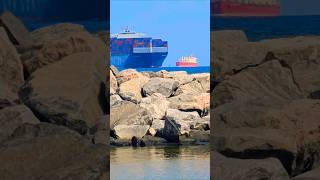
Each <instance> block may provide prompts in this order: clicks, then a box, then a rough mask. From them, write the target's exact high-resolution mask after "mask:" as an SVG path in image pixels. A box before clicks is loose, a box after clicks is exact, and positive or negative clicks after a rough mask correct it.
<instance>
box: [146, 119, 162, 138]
mask: <svg viewBox="0 0 320 180" xmlns="http://www.w3.org/2000/svg"><path fill="white" fill-rule="evenodd" d="M164 124H165V121H164V120H161V119H154V120H153V121H152V125H151V127H150V129H149V133H150V134H151V135H152V136H155V135H157V134H158V136H160V137H161V136H162V135H161V133H162V130H163V128H164Z"/></svg>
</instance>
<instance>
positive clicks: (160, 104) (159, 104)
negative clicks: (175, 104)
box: [140, 93, 170, 119]
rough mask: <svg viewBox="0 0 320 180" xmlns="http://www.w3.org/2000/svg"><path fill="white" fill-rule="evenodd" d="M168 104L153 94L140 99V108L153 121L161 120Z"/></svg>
mask: <svg viewBox="0 0 320 180" xmlns="http://www.w3.org/2000/svg"><path fill="white" fill-rule="evenodd" d="M169 104H170V102H169V101H168V100H167V99H166V98H165V97H164V96H163V95H162V94H159V93H155V94H153V95H151V96H149V97H146V98H142V99H141V102H140V106H141V107H143V108H145V109H147V110H148V111H149V113H150V114H151V116H152V117H153V118H155V119H163V118H164V116H165V114H166V111H167V109H168V108H169Z"/></svg>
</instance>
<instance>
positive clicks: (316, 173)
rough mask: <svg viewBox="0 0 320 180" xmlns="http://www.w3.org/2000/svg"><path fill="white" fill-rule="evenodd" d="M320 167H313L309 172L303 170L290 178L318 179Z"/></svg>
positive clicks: (300, 179) (299, 179)
mask: <svg viewBox="0 0 320 180" xmlns="http://www.w3.org/2000/svg"><path fill="white" fill-rule="evenodd" d="M319 179H320V168H317V169H314V170H312V171H309V172H305V173H303V174H301V175H299V176H296V177H294V178H293V179H292V180H319Z"/></svg>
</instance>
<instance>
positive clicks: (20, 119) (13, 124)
mask: <svg viewBox="0 0 320 180" xmlns="http://www.w3.org/2000/svg"><path fill="white" fill-rule="evenodd" d="M26 123H27V124H39V123H40V121H39V120H38V119H37V118H36V117H35V116H34V114H33V113H32V112H31V111H30V109H28V107H26V106H24V105H17V106H10V107H6V108H4V109H1V110H0V127H1V128H0V142H2V141H3V140H6V139H8V138H10V137H11V136H12V134H13V133H14V131H15V130H16V129H17V128H18V127H20V126H22V125H23V124H26Z"/></svg>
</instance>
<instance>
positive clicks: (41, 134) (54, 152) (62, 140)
mask: <svg viewBox="0 0 320 180" xmlns="http://www.w3.org/2000/svg"><path fill="white" fill-rule="evenodd" d="M106 152H108V148H107V146H103V145H93V144H92V143H91V140H90V139H87V138H85V137H83V136H81V135H79V134H78V133H76V132H74V131H71V130H69V129H67V128H65V127H61V126H56V125H52V124H47V123H41V124H38V125H29V124H25V125H23V126H22V127H20V128H18V129H17V130H16V131H15V132H14V134H13V135H12V138H11V139H10V140H9V141H6V142H4V143H3V144H2V145H1V146H0V159H1V162H2V163H3V164H2V165H1V166H0V176H1V179H21V180H29V179H48V180H62V179H79V180H88V179H92V180H93V179H98V180H103V179H104V178H106V175H107V174H108V170H109V159H108V158H109V156H108V154H107V153H106ZM66 162H67V163H66Z"/></svg>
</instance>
